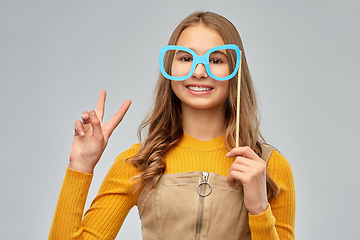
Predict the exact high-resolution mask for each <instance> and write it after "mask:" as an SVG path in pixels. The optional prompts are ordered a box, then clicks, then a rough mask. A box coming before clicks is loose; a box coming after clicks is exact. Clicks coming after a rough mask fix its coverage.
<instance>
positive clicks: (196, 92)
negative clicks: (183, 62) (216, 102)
mask: <svg viewBox="0 0 360 240" xmlns="http://www.w3.org/2000/svg"><path fill="white" fill-rule="evenodd" d="M189 87H203V88H210V89H211V90H210V91H201V92H198V91H193V90H190V89H189ZM185 88H186V89H187V90H188V91H189V92H190V93H191V94H193V95H207V94H210V93H211V92H212V91H213V90H214V88H213V87H212V86H210V85H207V84H204V83H190V84H186V85H185Z"/></svg>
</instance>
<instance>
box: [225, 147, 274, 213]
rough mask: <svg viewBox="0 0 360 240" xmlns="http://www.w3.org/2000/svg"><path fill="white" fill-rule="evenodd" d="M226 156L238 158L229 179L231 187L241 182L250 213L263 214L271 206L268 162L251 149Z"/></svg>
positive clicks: (230, 171)
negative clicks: (267, 189) (267, 172)
mask: <svg viewBox="0 0 360 240" xmlns="http://www.w3.org/2000/svg"><path fill="white" fill-rule="evenodd" d="M226 156H227V157H229V158H230V157H235V156H236V158H235V161H234V162H233V164H232V165H231V167H230V169H229V175H228V177H227V182H228V184H229V186H230V187H235V185H236V180H239V181H240V182H241V183H242V185H243V191H244V203H245V206H246V208H247V209H248V211H249V213H250V214H251V215H259V214H261V213H263V212H264V211H265V210H266V208H267V206H268V204H269V203H268V199H267V193H266V162H265V161H264V160H262V159H261V158H260V157H259V156H258V155H257V154H256V153H255V152H254V151H253V150H252V149H251V148H250V147H238V148H234V149H232V150H231V151H230V152H229V153H227V154H226Z"/></svg>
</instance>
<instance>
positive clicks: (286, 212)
mask: <svg viewBox="0 0 360 240" xmlns="http://www.w3.org/2000/svg"><path fill="white" fill-rule="evenodd" d="M268 170H269V173H270V176H271V178H272V179H273V180H274V181H275V182H276V183H277V184H278V186H279V188H280V194H279V196H278V197H273V198H271V199H270V201H269V206H268V208H267V209H266V211H265V212H264V213H262V214H260V215H256V216H253V215H249V225H250V229H251V236H252V239H253V240H260V239H261V240H276V239H280V240H293V239H295V184H294V177H293V173H292V170H291V167H290V164H289V163H288V161H287V160H286V159H285V158H284V157H283V156H282V155H281V154H280V153H279V152H277V151H273V153H272V154H271V156H270V159H269V162H268Z"/></svg>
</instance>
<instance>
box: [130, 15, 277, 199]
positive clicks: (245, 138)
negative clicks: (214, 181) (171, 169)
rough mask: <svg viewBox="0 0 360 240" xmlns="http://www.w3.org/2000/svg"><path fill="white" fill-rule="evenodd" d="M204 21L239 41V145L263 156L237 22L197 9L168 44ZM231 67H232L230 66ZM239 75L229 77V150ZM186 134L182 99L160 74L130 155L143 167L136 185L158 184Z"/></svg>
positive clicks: (271, 187) (167, 62)
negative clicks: (169, 157)
mask: <svg viewBox="0 0 360 240" xmlns="http://www.w3.org/2000/svg"><path fill="white" fill-rule="evenodd" d="M198 24H203V25H205V26H206V27H210V28H212V29H215V30H216V31H217V32H218V33H219V34H220V36H221V37H222V38H223V40H224V43H225V44H236V45H237V46H238V47H239V48H240V50H241V52H242V55H241V58H242V65H241V92H240V96H241V98H240V103H241V106H240V136H239V138H240V146H249V147H250V148H251V149H253V150H254V151H255V152H256V153H257V154H258V155H259V156H260V157H261V154H262V151H261V144H265V140H264V139H263V137H262V136H261V134H260V131H259V120H258V119H259V117H258V108H257V101H256V98H255V92H254V88H253V84H252V80H251V77H250V72H249V68H248V65H247V62H246V57H245V51H244V47H243V44H242V41H241V38H240V35H239V33H238V31H237V30H236V28H235V26H234V25H233V24H232V23H231V22H230V21H229V20H227V19H226V18H224V17H222V16H220V15H218V14H216V13H213V12H195V13H193V14H191V15H189V16H188V17H187V18H185V19H184V20H183V21H182V22H181V23H180V24H179V25H178V26H177V27H176V28H175V30H174V32H173V33H172V35H171V37H170V39H169V42H168V45H176V43H177V41H178V39H179V37H180V34H181V33H182V31H183V30H184V29H185V28H187V27H189V26H194V25H198ZM228 54H229V61H230V65H231V66H234V65H235V60H234V59H235V57H236V56H234V55H233V54H232V53H231V52H229V53H228ZM172 57H173V56H171V55H168V56H165V58H164V67H165V70H166V71H169V70H170V69H171V62H172ZM230 70H232V69H230ZM236 91H237V75H236V76H235V77H234V78H233V79H231V80H229V95H228V97H227V99H226V100H225V114H224V125H225V127H226V131H225V146H226V148H227V150H231V149H232V148H234V147H235V139H236V136H235V135H236V132H235V125H236V96H237V94H236V93H237V92H236ZM145 128H147V136H146V139H145V141H144V142H142V133H143V132H144V130H145ZM182 136H183V129H182V123H181V105H180V100H179V99H178V98H177V96H176V95H175V94H174V92H173V90H172V88H171V85H170V81H169V80H168V79H166V78H165V77H164V76H162V75H161V74H159V79H158V82H157V85H156V88H155V99H154V104H153V107H152V110H151V111H150V113H149V115H148V116H147V118H146V119H145V120H144V121H143V122H142V124H141V125H140V127H139V130H138V137H139V140H140V144H141V146H140V150H139V152H138V153H137V154H135V155H134V156H133V157H131V158H130V159H129V161H130V163H131V164H132V165H133V166H134V167H135V168H137V169H139V170H140V171H141V174H139V175H138V176H136V177H135V179H136V180H137V187H140V188H141V187H142V186H144V185H145V184H147V183H149V184H151V186H152V187H155V185H156V183H157V181H158V180H159V179H160V177H161V175H162V174H163V173H164V171H165V167H166V161H165V155H166V153H167V151H168V150H169V149H171V148H172V147H173V146H175V145H176V144H177V143H178V142H179V141H180V140H181V138H182ZM267 190H268V197H269V198H271V197H272V196H277V195H278V194H279V188H278V186H277V185H276V183H275V182H274V181H273V180H271V178H270V177H269V176H268V174H267Z"/></svg>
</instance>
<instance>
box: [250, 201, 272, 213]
mask: <svg viewBox="0 0 360 240" xmlns="http://www.w3.org/2000/svg"><path fill="white" fill-rule="evenodd" d="M268 206H269V203H268V202H266V203H263V204H260V205H259V206H258V207H257V208H256V209H252V210H249V214H250V215H260V214H262V213H264V212H265V211H266V209H267V208H268Z"/></svg>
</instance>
